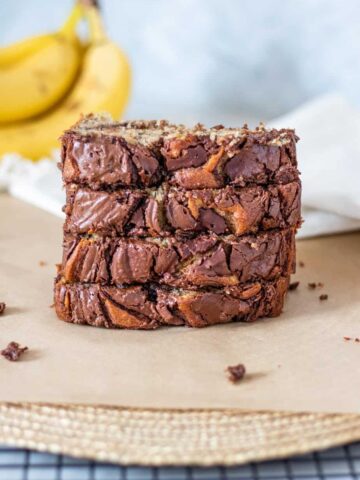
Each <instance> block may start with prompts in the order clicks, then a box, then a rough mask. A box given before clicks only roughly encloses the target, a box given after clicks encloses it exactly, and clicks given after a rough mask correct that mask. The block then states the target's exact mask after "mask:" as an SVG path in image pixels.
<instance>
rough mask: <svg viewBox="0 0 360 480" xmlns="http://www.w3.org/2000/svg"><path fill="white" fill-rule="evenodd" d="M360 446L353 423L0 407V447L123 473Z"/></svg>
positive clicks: (309, 417)
mask: <svg viewBox="0 0 360 480" xmlns="http://www.w3.org/2000/svg"><path fill="white" fill-rule="evenodd" d="M359 439H360V416H359V415H343V414H319V413H317V414H312V413H301V414H300V413H282V412H258V413H254V412H242V411H236V410H149V409H147V410H144V409H128V408H109V407H90V406H79V405H74V406H63V405H39V404H0V442H1V443H3V444H8V445H15V446H19V447H27V448H31V449H35V450H40V451H47V452H52V453H62V454H66V455H72V456H75V457H83V458H89V459H93V460H99V461H110V462H114V463H121V464H123V465H128V464H138V465H149V466H150V465H151V466H160V465H193V464H196V465H202V466H210V465H235V464H241V463H245V462H249V461H259V460H270V459H274V458H281V457H286V456H290V455H296V454H301V453H306V452H310V451H312V450H319V449H323V448H328V447H332V446H336V445H341V444H345V443H349V442H352V441H356V440H359Z"/></svg>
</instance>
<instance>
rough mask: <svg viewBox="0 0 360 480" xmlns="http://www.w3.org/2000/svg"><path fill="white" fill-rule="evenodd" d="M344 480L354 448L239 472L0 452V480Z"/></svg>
mask: <svg viewBox="0 0 360 480" xmlns="http://www.w3.org/2000/svg"><path fill="white" fill-rule="evenodd" d="M237 479H243V480H250V479H255V480H318V479H320V480H327V479H329V480H330V479H331V480H345V479H352V480H354V479H360V443H355V444H352V445H349V446H346V447H339V448H333V449H330V450H325V451H322V452H315V453H312V454H309V455H302V456H298V457H293V458H290V459H287V460H279V461H273V462H263V463H251V464H247V465H243V466H239V467H231V468H224V467H216V468H197V467H191V468H190V467H188V468H183V467H181V468H180V467H179V468H178V467H171V468H168V467H167V468H144V467H136V466H131V467H123V466H119V465H111V464H104V463H97V462H91V461H88V460H79V459H74V458H70V457H65V456H63V455H51V454H47V453H39V452H34V451H30V450H21V449H16V448H9V447H1V448H0V480H237Z"/></svg>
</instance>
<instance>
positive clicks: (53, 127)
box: [0, 2, 131, 160]
mask: <svg viewBox="0 0 360 480" xmlns="http://www.w3.org/2000/svg"><path fill="white" fill-rule="evenodd" d="M82 8H83V9H84V15H85V18H86V20H87V22H88V27H89V33H90V35H89V41H88V44H87V47H86V48H85V51H84V53H83V58H82V63H81V67H80V71H79V74H78V76H77V78H76V80H75V82H74V84H73V85H72V87H71V89H70V91H69V92H68V93H67V95H66V96H65V98H64V99H63V100H62V101H61V102H60V103H58V104H57V105H56V106H55V107H53V108H51V109H49V110H48V111H46V112H45V113H43V114H41V115H39V116H37V117H35V118H31V119H29V120H25V121H20V122H13V123H11V124H7V125H0V156H1V155H3V154H5V153H10V152H16V153H19V154H21V155H23V156H24V157H27V158H30V159H33V160H37V159H39V158H41V157H44V156H47V155H49V154H50V153H51V151H52V150H53V149H54V148H57V147H59V142H58V138H59V136H60V135H61V133H62V132H63V131H64V130H65V129H66V128H68V127H69V126H71V125H72V124H74V123H75V122H76V121H77V120H78V119H79V117H80V116H81V115H86V114H89V113H97V112H103V111H106V112H109V113H110V114H111V115H112V116H113V117H114V118H119V117H120V115H121V114H122V113H123V111H124V109H125V106H126V104H127V102H128V98H129V94H130V86H131V69H130V65H129V62H128V60H127V57H126V55H125V54H124V53H123V52H122V50H121V49H120V48H119V47H118V46H117V45H115V44H114V43H113V42H112V41H111V40H109V39H108V38H107V36H106V33H105V30H104V27H103V24H102V19H101V16H100V12H99V9H98V8H97V7H96V6H95V5H93V4H92V3H91V2H84V4H83V7H82Z"/></svg>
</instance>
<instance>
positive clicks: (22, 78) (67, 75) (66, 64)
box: [0, 4, 82, 123]
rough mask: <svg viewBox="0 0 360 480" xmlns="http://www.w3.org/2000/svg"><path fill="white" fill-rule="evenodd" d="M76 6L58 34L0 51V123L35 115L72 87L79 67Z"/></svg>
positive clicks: (46, 108) (77, 13)
mask: <svg viewBox="0 0 360 480" xmlns="http://www.w3.org/2000/svg"><path fill="white" fill-rule="evenodd" d="M81 16H82V7H81V6H80V5H78V4H76V5H75V6H74V8H73V10H72V12H71V14H70V16H69V18H68V20H67V21H66V22H65V24H64V26H63V27H62V28H61V29H60V30H59V32H56V33H53V34H49V35H41V36H37V37H33V38H30V39H29V40H25V41H22V42H19V43H17V44H14V45H11V46H9V47H6V48H3V49H0V105H1V108H0V122H1V123H6V122H13V121H17V120H24V119H27V118H30V117H33V116H35V115H38V114H40V113H42V112H44V111H46V110H48V109H49V108H50V107H52V106H53V105H54V104H56V103H57V102H58V101H60V100H61V99H62V98H63V96H64V95H65V94H66V93H67V92H68V91H69V89H70V88H71V85H72V84H73V83H74V81H75V78H76V76H77V74H78V70H79V67H80V64H81V56H82V52H81V44H80V42H79V40H78V38H77V36H76V30H75V29H76V25H77V23H78V20H79V19H80V18H81Z"/></svg>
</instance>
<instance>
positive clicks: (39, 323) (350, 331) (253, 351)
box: [0, 194, 360, 413]
mask: <svg viewBox="0 0 360 480" xmlns="http://www.w3.org/2000/svg"><path fill="white" fill-rule="evenodd" d="M61 223H62V222H61V221H60V220H59V219H57V218H55V217H53V216H51V215H49V214H47V213H44V212H43V211H41V210H39V209H36V208H34V207H31V206H29V205H27V204H25V203H22V202H20V201H18V200H15V199H12V198H10V197H8V196H7V195H5V194H2V195H0V301H5V302H6V303H7V305H8V308H7V310H6V314H5V315H3V316H2V317H0V347H3V346H5V345H6V344H7V343H8V342H10V341H12V340H15V341H17V342H19V343H20V344H25V345H27V346H29V349H30V350H29V352H28V353H27V354H25V355H24V357H23V360H21V361H20V362H17V363H15V362H14V363H11V362H8V361H6V360H5V359H4V358H2V357H0V401H10V402H24V401H26V402H27V401H31V402H56V403H60V402H61V403H85V404H105V405H119V406H127V407H164V408H165V407H168V408H218V407H219V408H240V409H246V410H252V409H253V410H288V411H313V412H316V411H319V412H358V413H360V343H357V342H355V341H354V340H351V341H345V340H344V338H343V337H344V336H348V337H352V338H355V337H360V234H351V235H339V236H334V237H328V238H321V239H314V240H304V241H301V242H299V243H298V259H299V260H302V261H303V262H304V263H305V267H303V268H298V273H297V274H296V275H295V277H294V279H298V280H300V282H301V284H300V287H299V288H298V290H297V291H294V292H290V293H289V295H288V301H287V303H286V309H285V312H284V313H283V315H282V316H281V317H279V318H277V319H269V320H263V321H258V322H256V323H253V324H244V323H236V324H228V325H221V326H215V327H210V328H206V329H199V330H195V329H189V328H183V327H179V328H177V327H172V328H164V329H160V330H157V331H151V332H141V331H125V330H105V329H96V328H93V327H84V326H76V325H71V324H66V323H63V322H61V321H59V320H57V318H56V316H55V312H54V310H53V309H52V308H50V305H51V304H52V301H53V300H52V288H53V277H54V275H55V268H54V264H55V263H57V262H59V261H60V258H61V243H62V228H61ZM39 262H46V266H40V264H39ZM308 282H322V283H324V287H323V289H321V290H309V289H308V288H307V283H308ZM321 293H327V294H328V295H329V299H328V300H327V301H324V302H320V300H319V298H318V297H319V295H320V294H321ZM239 362H241V363H244V364H245V365H246V368H247V371H248V375H247V377H246V378H245V379H244V380H243V381H242V382H241V383H240V384H238V385H233V384H231V383H230V382H229V381H228V380H227V378H226V375H225V373H224V369H225V367H226V366H227V365H233V364H236V363H239Z"/></svg>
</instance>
